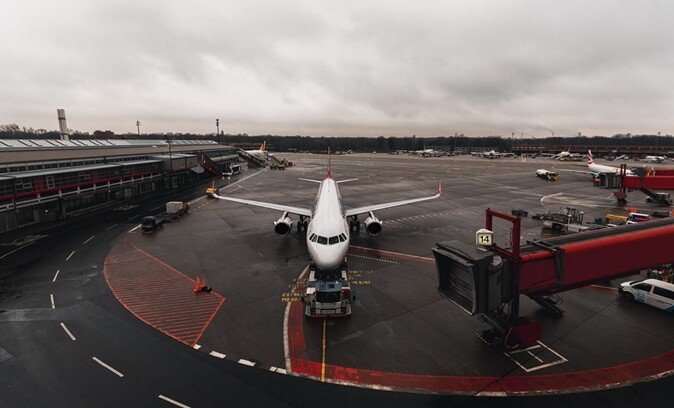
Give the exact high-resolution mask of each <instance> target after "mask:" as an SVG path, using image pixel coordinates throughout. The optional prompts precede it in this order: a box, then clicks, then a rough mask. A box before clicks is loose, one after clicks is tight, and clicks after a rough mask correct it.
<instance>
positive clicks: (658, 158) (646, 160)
mask: <svg viewBox="0 0 674 408" xmlns="http://www.w3.org/2000/svg"><path fill="white" fill-rule="evenodd" d="M666 159H667V158H666V157H664V156H646V157H644V163H662V162H663V161H665V160H666Z"/></svg>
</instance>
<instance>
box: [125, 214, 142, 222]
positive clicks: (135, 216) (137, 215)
mask: <svg viewBox="0 0 674 408" xmlns="http://www.w3.org/2000/svg"><path fill="white" fill-rule="evenodd" d="M138 217H140V214H136V215H134V216H133V217H129V218H128V220H129V221H131V220H133V219H134V218H138Z"/></svg>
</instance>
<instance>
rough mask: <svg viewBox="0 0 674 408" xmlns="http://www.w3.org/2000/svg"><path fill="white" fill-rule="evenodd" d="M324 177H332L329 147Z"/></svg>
mask: <svg viewBox="0 0 674 408" xmlns="http://www.w3.org/2000/svg"><path fill="white" fill-rule="evenodd" d="M325 177H326V178H332V165H331V164H330V148H329V147H328V174H327V175H326V176H325Z"/></svg>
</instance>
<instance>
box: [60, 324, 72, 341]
mask: <svg viewBox="0 0 674 408" xmlns="http://www.w3.org/2000/svg"><path fill="white" fill-rule="evenodd" d="M61 327H63V330H64V331H65V332H66V334H67V335H68V337H70V340H72V341H75V340H76V339H75V336H73V334H72V333H71V332H70V330H68V328H67V327H66V325H65V324H64V323H61Z"/></svg>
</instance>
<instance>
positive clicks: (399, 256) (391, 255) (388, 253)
mask: <svg viewBox="0 0 674 408" xmlns="http://www.w3.org/2000/svg"><path fill="white" fill-rule="evenodd" d="M349 249H351V250H353V251H356V252H365V253H369V254H375V255H381V256H386V257H389V258H395V259H405V260H408V261H416V262H423V263H432V264H435V259H433V258H428V257H425V256H418V255H410V254H403V253H401V252H392V251H385V250H383V249H374V248H366V247H359V246H355V245H350V246H349Z"/></svg>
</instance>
